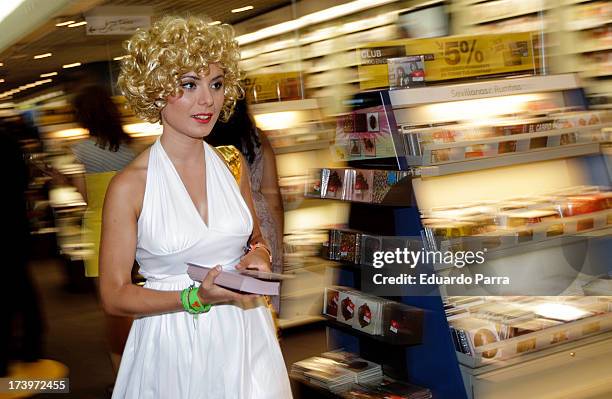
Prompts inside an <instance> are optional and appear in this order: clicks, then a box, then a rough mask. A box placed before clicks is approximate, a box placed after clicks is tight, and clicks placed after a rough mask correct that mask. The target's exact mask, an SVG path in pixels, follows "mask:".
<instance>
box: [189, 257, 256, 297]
mask: <svg viewBox="0 0 612 399" xmlns="http://www.w3.org/2000/svg"><path fill="white" fill-rule="evenodd" d="M220 273H221V266H216V267H214V268H213V269H211V270H210V271H209V272H208V274H207V275H206V277H204V280H202V284H201V285H200V287H199V288H198V298H200V301H202V303H205V304H209V303H210V304H213V305H214V304H215V303H219V302H228V301H242V300H243V299H246V298H247V297H251V296H252V295H243V294H239V293H237V292H234V291H231V290H228V289H225V288H223V287H220V286H218V285H217V284H215V278H217V276H218V275H219V274H220Z"/></svg>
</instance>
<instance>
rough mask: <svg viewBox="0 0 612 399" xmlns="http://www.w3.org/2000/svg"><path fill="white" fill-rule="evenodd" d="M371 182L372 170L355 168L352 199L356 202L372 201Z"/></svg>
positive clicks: (372, 179) (372, 178) (372, 181)
mask: <svg viewBox="0 0 612 399" xmlns="http://www.w3.org/2000/svg"><path fill="white" fill-rule="evenodd" d="M373 184H374V172H373V171H372V170H368V169H356V170H355V180H354V184H353V192H352V194H353V196H352V200H353V201H357V202H372V188H373V187H372V186H373Z"/></svg>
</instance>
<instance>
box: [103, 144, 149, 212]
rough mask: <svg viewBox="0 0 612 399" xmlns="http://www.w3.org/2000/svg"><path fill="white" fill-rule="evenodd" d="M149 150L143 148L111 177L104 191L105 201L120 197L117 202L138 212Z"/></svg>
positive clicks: (145, 178) (144, 184) (145, 180)
mask: <svg viewBox="0 0 612 399" xmlns="http://www.w3.org/2000/svg"><path fill="white" fill-rule="evenodd" d="M149 152H150V148H147V149H146V150H144V151H143V152H142V153H140V154H139V155H138V156H137V157H136V158H134V160H133V161H132V162H130V163H129V164H128V165H127V166H126V167H125V168H123V169H122V170H121V171H120V172H118V173H117V174H116V175H115V176H114V177H113V179H112V180H111V182H110V184H109V186H108V191H107V192H106V197H107V202H109V201H110V202H113V203H114V202H115V201H112V200H113V199H117V200H119V199H120V201H118V204H123V205H128V206H130V207H131V208H133V209H134V210H135V211H136V213H137V214H140V209H141V208H142V200H143V197H144V191H145V186H146V183H147V168H148V165H149Z"/></svg>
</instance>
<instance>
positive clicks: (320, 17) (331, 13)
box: [236, 0, 397, 45]
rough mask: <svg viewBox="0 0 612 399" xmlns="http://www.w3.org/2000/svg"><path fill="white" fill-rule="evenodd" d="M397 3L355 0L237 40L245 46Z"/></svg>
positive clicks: (379, 0) (393, 0)
mask: <svg viewBox="0 0 612 399" xmlns="http://www.w3.org/2000/svg"><path fill="white" fill-rule="evenodd" d="M395 1H397V0H354V1H351V2H349V3H344V4H341V5H338V6H335V7H331V8H328V9H325V10H321V11H317V12H313V13H312V14H308V15H304V16H303V17H300V18H297V19H292V20H291V21H287V22H282V23H280V24H278V25H273V26H269V27H267V28H263V29H260V30H258V31H255V32H252V33H247V34H245V35H241V36H238V37H237V38H236V40H237V41H238V44H240V45H245V44H248V43H252V42H256V41H258V40H262V39H266V38H269V37H272V36H276V35H280V34H283V33H287V32H291V31H294V30H296V29H300V28H304V27H306V26H310V25H314V24H318V23H321V22H325V21H329V20H332V19H336V18H339V17H342V16H345V15H350V14H354V13H356V12H359V11H363V10H366V9H369V8H374V7H378V6H382V5H384V4H389V3H394V2H395Z"/></svg>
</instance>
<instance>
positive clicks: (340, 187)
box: [321, 169, 347, 200]
mask: <svg viewBox="0 0 612 399" xmlns="http://www.w3.org/2000/svg"><path fill="white" fill-rule="evenodd" d="M346 171H347V170H346V169H322V170H321V197H322V198H331V199H339V200H341V199H345V195H346V190H345V184H344V181H345V179H346V177H345V176H346Z"/></svg>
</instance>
